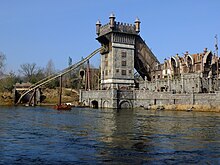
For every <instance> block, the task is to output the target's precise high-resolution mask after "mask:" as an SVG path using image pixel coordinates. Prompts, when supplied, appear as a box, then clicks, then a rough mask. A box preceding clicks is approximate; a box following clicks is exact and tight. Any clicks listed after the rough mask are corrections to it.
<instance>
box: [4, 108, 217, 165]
mask: <svg viewBox="0 0 220 165" xmlns="http://www.w3.org/2000/svg"><path fill="white" fill-rule="evenodd" d="M0 128H1V129H0V164H6V163H7V164H28V163H30V162H31V163H34V164H78V163H82V164H87V163H89V164H103V163H104V164H181V163H182V164H219V163H220V162H219V161H220V159H219V155H220V137H219V135H220V115H219V114H216V113H198V112H197V113H195V112H175V111H146V110H129V109H128V110H120V111H117V110H112V109H90V108H87V109H80V108H76V109H73V110H72V111H64V112H63V111H55V110H53V109H51V108H50V107H35V108H33V107H27V108H24V107H0Z"/></svg>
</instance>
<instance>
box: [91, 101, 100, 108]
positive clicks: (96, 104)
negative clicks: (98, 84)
mask: <svg viewBox="0 0 220 165" xmlns="http://www.w3.org/2000/svg"><path fill="white" fill-rule="evenodd" d="M91 103H92V108H99V102H98V101H96V100H93V101H92V102H91Z"/></svg>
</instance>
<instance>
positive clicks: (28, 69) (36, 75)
mask: <svg viewBox="0 0 220 165" xmlns="http://www.w3.org/2000/svg"><path fill="white" fill-rule="evenodd" d="M20 67H21V69H19V70H18V71H19V72H20V73H21V74H22V75H23V76H24V78H25V80H26V81H29V82H31V83H35V82H37V81H39V80H40V79H43V77H44V73H43V69H41V68H39V67H37V65H36V64H35V63H32V64H29V63H26V64H22V65H21V66H20Z"/></svg>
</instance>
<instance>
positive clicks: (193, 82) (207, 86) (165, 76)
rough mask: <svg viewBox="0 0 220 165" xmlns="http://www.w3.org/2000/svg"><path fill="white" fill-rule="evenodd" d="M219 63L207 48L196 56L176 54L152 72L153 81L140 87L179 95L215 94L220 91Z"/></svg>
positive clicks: (187, 53)
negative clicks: (195, 93)
mask: <svg viewBox="0 0 220 165" xmlns="http://www.w3.org/2000/svg"><path fill="white" fill-rule="evenodd" d="M217 63H218V57H217V56H216V55H214V54H213V53H212V51H210V50H208V49H207V48H205V49H204V51H203V52H201V53H196V54H190V53H189V52H186V53H185V54H184V55H183V56H179V55H178V54H176V55H175V56H172V57H171V58H169V59H164V63H163V64H158V65H156V66H155V68H154V69H152V71H151V76H152V81H147V82H145V84H144V85H143V83H141V85H140V87H141V88H144V89H148V90H153V91H173V92H179V93H180V92H181V93H185V92H187V93H191V92H198V93H201V92H213V91H216V90H218V89H219V87H218V86H219V82H218V79H217V77H219V76H218V75H219V74H218V69H217V68H218V66H219V65H218V64H217Z"/></svg>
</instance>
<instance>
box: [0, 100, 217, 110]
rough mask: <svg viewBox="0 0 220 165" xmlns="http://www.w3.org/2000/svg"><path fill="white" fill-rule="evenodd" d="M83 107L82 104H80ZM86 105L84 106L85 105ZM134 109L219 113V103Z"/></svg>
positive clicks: (44, 104) (11, 105)
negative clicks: (215, 104)
mask: <svg viewBox="0 0 220 165" xmlns="http://www.w3.org/2000/svg"><path fill="white" fill-rule="evenodd" d="M56 104H57V103H51V102H50V103H41V104H39V105H36V106H42V107H49V106H55V105H56ZM0 106H9V107H16V106H25V105H22V104H20V105H14V104H11V103H9V102H4V103H2V102H0ZM77 106H78V105H73V106H72V107H77ZM82 107H83V106H82ZM85 107H86V106H85ZM134 109H145V110H155V111H156V110H160V111H162V110H164V111H185V112H214V113H220V105H219V106H210V105H186V104H184V105H181V104H172V105H152V106H149V107H140V108H134Z"/></svg>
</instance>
